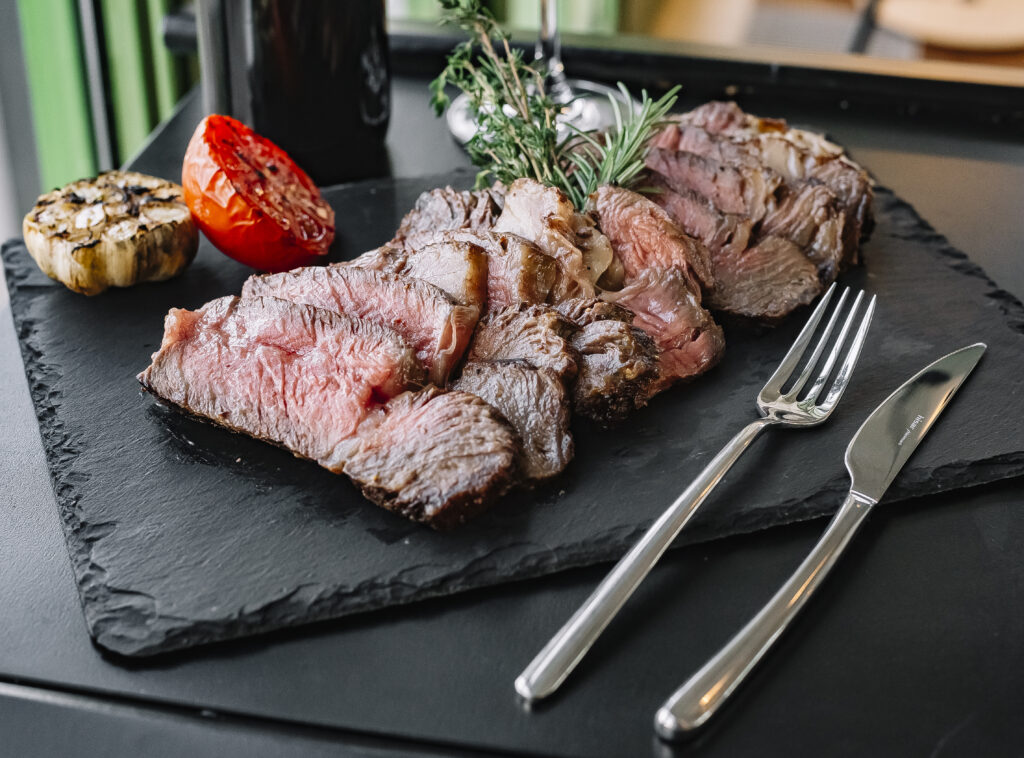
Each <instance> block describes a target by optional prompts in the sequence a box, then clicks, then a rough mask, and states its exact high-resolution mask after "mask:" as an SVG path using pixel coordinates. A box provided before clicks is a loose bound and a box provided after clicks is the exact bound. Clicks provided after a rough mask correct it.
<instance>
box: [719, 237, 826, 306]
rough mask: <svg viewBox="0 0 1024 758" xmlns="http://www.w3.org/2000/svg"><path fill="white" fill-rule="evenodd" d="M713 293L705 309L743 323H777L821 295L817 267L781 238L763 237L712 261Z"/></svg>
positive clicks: (795, 247)
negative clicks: (723, 313) (713, 266)
mask: <svg viewBox="0 0 1024 758" xmlns="http://www.w3.org/2000/svg"><path fill="white" fill-rule="evenodd" d="M714 262H715V289H714V291H712V292H711V293H710V294H709V295H708V307H709V308H711V309H712V310H715V311H724V312H726V313H731V314H733V315H736V316H740V317H742V318H746V319H754V320H758V321H765V322H768V323H771V322H774V321H778V320H779V319H781V318H783V317H784V316H786V315H788V314H789V313H790V312H792V311H793V310H794V309H796V308H798V307H800V306H801V305H807V304H808V303H810V302H811V301H812V300H814V298H815V297H817V296H818V295H819V294H820V293H821V291H822V286H821V282H820V280H819V279H818V269H817V267H816V266H815V265H814V264H813V263H812V262H811V261H810V260H809V259H808V258H807V256H806V255H804V254H803V253H802V252H801V251H800V248H798V247H797V246H796V245H794V244H793V243H792V242H790V241H789V240H784V239H782V238H781V237H765V238H763V239H762V240H760V241H759V242H758V243H757V244H756V245H754V246H753V247H750V248H748V249H746V250H744V251H742V252H740V253H727V254H721V255H718V256H716V257H715V258H714Z"/></svg>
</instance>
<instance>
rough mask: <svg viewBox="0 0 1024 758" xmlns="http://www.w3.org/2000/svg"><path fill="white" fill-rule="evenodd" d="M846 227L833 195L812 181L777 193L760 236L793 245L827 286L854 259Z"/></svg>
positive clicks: (843, 215) (839, 207)
mask: <svg viewBox="0 0 1024 758" xmlns="http://www.w3.org/2000/svg"><path fill="white" fill-rule="evenodd" d="M846 226H847V221H846V212H845V211H844V210H843V209H842V207H841V206H840V204H839V201H838V200H836V196H835V195H833V194H832V191H831V190H830V189H829V188H828V187H826V186H825V185H824V184H822V183H821V182H819V181H818V180H816V179H814V180H810V181H807V182H804V183H803V184H800V185H796V186H793V187H788V188H784V189H783V190H781V191H780V193H779V204H778V206H777V207H776V208H775V209H773V210H772V211H771V212H770V213H769V214H768V215H767V216H766V217H765V219H764V223H763V224H762V225H761V229H760V236H761V237H782V238H783V239H788V240H789V241H790V242H792V243H794V244H795V245H796V246H797V247H799V248H800V249H801V250H803V252H804V254H805V255H806V256H807V257H808V258H810V259H811V261H812V262H813V263H814V265H816V266H817V267H818V278H819V279H820V280H821V283H822V285H824V286H828V285H829V284H831V283H832V282H834V281H835V280H836V277H837V276H839V271H840V268H841V267H842V266H843V265H844V264H845V262H846V261H847V260H849V259H851V258H852V257H853V251H848V250H847V249H846V245H847V243H848V241H849V236H850V235H849V232H848V231H847V229H846ZM853 244H854V245H856V241H855V240H854V241H853Z"/></svg>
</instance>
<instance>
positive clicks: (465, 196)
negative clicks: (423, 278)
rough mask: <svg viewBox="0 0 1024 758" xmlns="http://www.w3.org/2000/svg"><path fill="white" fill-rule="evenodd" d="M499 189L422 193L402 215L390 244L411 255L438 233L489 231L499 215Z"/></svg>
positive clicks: (444, 189) (500, 192)
mask: <svg viewBox="0 0 1024 758" xmlns="http://www.w3.org/2000/svg"><path fill="white" fill-rule="evenodd" d="M502 189H503V188H501V187H494V188H491V189H485V190H476V191H473V192H458V191H456V190H453V189H452V188H451V187H443V188H441V187H439V188H437V189H432V190H430V191H429V192H424V193H423V194H421V195H420V196H419V197H418V198H417V199H416V204H415V205H414V206H413V208H412V210H411V211H409V212H408V213H406V214H405V217H404V218H403V219H402V223H401V224H400V225H399V227H398V231H396V232H395V238H394V239H393V240H392V242H391V244H392V245H394V246H395V247H403V248H406V249H407V250H411V251H415V250H419V249H420V248H421V247H423V246H424V245H426V244H428V243H429V242H431V241H432V240H433V238H434V237H435V236H436V235H437V233H438V232H441V231H445V230H453V231H454V230H460V229H468V230H471V231H482V230H486V229H490V228H491V227H492V226H494V221H495V219H497V218H498V216H499V215H500V214H501V206H502V196H503V191H502Z"/></svg>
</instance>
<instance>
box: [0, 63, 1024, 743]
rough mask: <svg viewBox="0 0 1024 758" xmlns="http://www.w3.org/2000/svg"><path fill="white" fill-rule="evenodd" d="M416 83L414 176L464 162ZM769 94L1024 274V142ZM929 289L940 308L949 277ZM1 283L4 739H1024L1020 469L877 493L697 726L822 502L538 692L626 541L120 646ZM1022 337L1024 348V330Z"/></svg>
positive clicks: (397, 158) (694, 573) (667, 597)
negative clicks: (84, 580)
mask: <svg viewBox="0 0 1024 758" xmlns="http://www.w3.org/2000/svg"><path fill="white" fill-rule="evenodd" d="M394 95H395V98H394V118H393V121H392V126H391V131H390V134H389V140H388V142H389V148H390V154H391V170H392V173H393V174H394V175H395V176H416V175H425V174H432V173H442V172H445V171H449V170H451V169H452V168H453V167H458V166H464V165H466V161H465V158H464V156H463V155H462V154H461V152H460V151H459V150H458V149H457V148H456V147H455V146H454V145H453V144H452V143H451V142H450V141H449V139H448V137H447V134H446V132H445V130H444V127H443V124H442V122H439V121H435V120H434V119H433V118H432V117H431V116H430V115H429V114H428V111H427V107H426V89H425V81H418V80H413V79H399V80H397V81H396V82H395V84H394ZM757 106H758V108H757V109H758V110H760V111H763V112H764V113H765V115H782V116H788V117H789V118H790V119H791V120H793V121H795V122H797V123H800V124H808V125H813V126H816V127H819V128H823V129H826V130H827V131H828V132H829V133H830V134H831V135H832V136H833V137H834V138H836V139H838V140H839V141H841V142H843V143H844V144H846V145H847V146H848V147H849V148H850V149H851V151H852V152H853V153H854V155H855V157H856V158H857V159H858V160H860V161H861V162H862V163H863V164H864V165H866V166H867V167H868V168H869V169H870V170H871V171H872V172H873V173H874V174H875V176H876V177H877V178H878V180H879V181H880V182H881V183H882V184H885V185H887V186H889V187H892V188H893V189H894V190H895V191H896V192H897V193H898V194H899V195H901V196H902V197H904V198H905V199H907V200H908V201H909V202H911V203H912V204H913V205H914V206H915V207H916V208H917V210H918V211H919V212H920V213H921V215H922V216H923V217H924V218H925V219H927V220H929V221H930V222H931V223H932V224H933V225H934V226H935V227H936V228H937V229H938V230H939V231H940V232H942V233H944V234H946V235H947V236H948V237H949V238H950V240H951V241H952V242H953V244H954V245H956V246H957V247H959V248H960V249H962V250H963V251H965V252H966V253H967V254H968V255H969V256H970V257H971V258H972V259H973V260H974V261H976V262H977V263H979V264H981V265H982V266H983V267H984V268H985V269H986V270H987V271H988V273H989V274H990V276H991V277H992V278H993V279H994V280H995V281H996V282H998V283H999V284H1000V285H1001V286H1002V287H1003V288H1005V289H1007V290H1009V291H1010V292H1012V293H1014V294H1015V295H1016V296H1018V297H1024V265H1022V264H1021V259H1020V250H1021V248H1022V247H1024V222H1022V220H1021V209H1024V143H1022V142H1021V141H1019V140H1017V139H1012V138H995V137H985V138H983V137H980V136H977V135H974V134H971V133H969V132H963V131H954V130H952V129H948V128H945V129H944V128H942V127H941V126H931V127H925V126H922V125H920V124H908V123H906V122H903V121H901V120H899V119H895V118H894V119H893V120H891V121H885V122H884V123H883V122H881V120H880V119H878V118H877V117H874V118H871V119H867V118H864V119H861V118H858V117H857V116H856V115H855V114H852V113H850V112H845V111H840V110H838V109H836V110H830V109H828V108H827V107H819V108H814V107H806V108H803V109H796V108H795V107H787V109H786V111H785V112H778V111H772V110H771V108H770V104H760V103H759V104H757ZM200 116H201V113H200V108H199V105H198V102H197V100H196V98H194V97H192V98H190V99H187V100H186V101H185V102H184V103H183V105H182V107H181V109H180V110H179V112H178V113H177V114H176V115H175V116H174V117H173V118H172V119H171V120H170V121H169V122H168V123H167V124H165V125H164V126H163V127H162V128H161V129H159V130H158V131H157V132H156V133H155V135H154V137H153V139H152V140H151V142H150V143H149V144H148V145H147V146H146V147H145V149H144V150H143V151H142V152H141V153H140V154H139V155H138V156H137V157H136V158H135V160H134V161H133V162H132V167H133V168H136V169H139V170H142V171H148V172H151V173H154V174H157V175H163V176H167V177H169V178H174V177H176V176H178V174H179V171H180V161H181V156H182V154H183V151H184V146H185V144H186V142H187V140H188V137H189V136H190V134H191V131H192V129H193V127H194V125H195V123H196V122H197V121H198V119H199V117H200ZM342 223H343V221H342ZM907 296H908V297H915V298H918V299H919V300H920V307H922V308H929V309H934V310H935V312H936V317H941V313H942V303H935V302H929V301H928V296H927V293H908V294H907ZM0 297H2V298H3V300H2V302H0V310H2V311H3V313H0V407H2V408H3V409H4V412H3V413H2V414H0V755H3V756H6V755H12V756H15V755H17V756H36V755H40V756H49V755H71V754H75V755H90V756H91V755H109V756H134V755H152V756H162V755H168V756H170V755H182V754H186V753H187V752H191V753H194V754H198V755H208V754H214V753H216V754H218V755H223V756H227V755H246V756H262V755H267V756H270V755H274V756H278V755H308V756H320V755H367V756H371V755H372V756H380V755H476V754H481V753H482V754H530V755H558V756H563V755H564V756H642V755H648V754H654V755H658V756H668V755H677V754H678V755H728V756H733V755H759V756H763V755H873V756H881V755H900V756H903V755H932V756H940V755H942V756H944V755H990V756H991V755H1022V754H1024V720H1022V719H1021V717H1020V714H1021V713H1022V712H1024V691H1022V689H1021V686H1020V683H1021V676H1022V673H1024V549H1022V545H1024V510H1022V506H1024V503H1022V500H1024V482H1022V481H1021V480H1020V479H1016V480H1010V481H1006V482H1003V483H999V484H996V485H989V486H985V487H981V488H977V489H974V490H963V491H958V492H952V493H948V494H946V495H943V496H939V497H930V498H927V499H920V500H916V501H910V502H908V503H902V504H900V505H898V506H893V507H892V508H885V507H883V508H880V509H879V510H878V511H877V512H876V515H875V516H874V517H873V518H872V520H871V521H870V522H869V523H868V525H867V526H866V528H865V529H864V530H863V532H862V533H861V534H860V536H859V537H858V539H857V541H856V542H855V543H854V544H853V545H852V547H851V549H850V551H849V553H848V554H847V556H846V557H845V558H844V560H843V561H842V562H841V563H840V564H839V566H838V567H837V569H836V571H835V573H834V575H833V577H832V578H830V579H829V581H828V584H827V586H826V587H825V588H824V591H823V592H822V593H821V594H820V596H819V597H817V598H816V599H815V600H814V602H812V603H811V604H810V606H809V607H808V608H807V610H806V611H805V612H804V614H803V615H802V617H801V618H800V619H799V621H798V622H797V624H796V625H795V626H794V628H793V629H792V630H791V631H790V633H788V634H787V636H786V637H785V638H784V640H783V641H782V643H781V644H780V645H779V646H778V648H777V649H776V650H775V651H774V653H773V654H772V655H771V656H770V657H769V659H767V660H766V662H765V664H764V665H763V666H762V668H761V670H760V671H758V672H757V673H756V674H755V676H754V677H752V680H751V681H750V683H749V686H747V687H745V688H744V690H743V691H742V692H741V693H740V694H739V695H738V696H737V697H736V699H735V702H734V703H733V704H731V705H730V707H729V708H728V710H727V711H726V712H723V713H722V714H721V716H720V717H719V719H718V724H717V725H715V726H714V727H713V728H712V729H711V731H709V732H708V733H707V734H705V735H704V736H703V737H701V738H700V739H699V740H698V741H696V742H692V743H689V744H687V745H685V746H681V747H677V748H668V747H666V746H664V745H662V744H660V743H658V742H657V740H656V739H655V738H654V736H653V732H652V729H651V722H652V718H653V714H654V711H655V709H656V708H657V706H658V705H659V704H660V703H661V701H662V700H663V699H664V698H665V697H666V696H667V695H668V694H669V693H670V692H671V691H672V690H673V689H674V687H675V686H677V685H678V684H679V683H680V682H681V681H682V680H683V679H684V678H685V677H686V676H687V675H689V674H690V673H691V672H692V671H694V670H695V669H696V668H697V667H698V666H700V665H701V664H702V663H703V662H704V661H705V660H706V659H707V658H708V656H710V655H711V654H713V653H714V652H715V651H716V650H717V649H718V648H719V647H720V646H721V645H722V644H723V643H724V642H725V641H726V640H727V639H728V638H729V637H730V636H731V635H732V634H733V633H734V632H735V631H736V630H737V629H738V628H739V626H740V625H741V624H742V623H744V622H745V621H746V620H747V619H748V618H749V617H750V616H751V615H752V614H753V613H754V612H755V611H756V610H757V609H758V608H759V607H760V606H761V604H762V603H763V602H764V601H765V600H767V598H768V597H769V596H770V595H771V594H772V592H773V591H774V590H775V589H776V588H777V587H778V585H779V584H780V583H781V582H782V580H783V579H785V578H786V577H787V576H788V575H789V573H790V572H791V571H792V570H793V569H794V568H795V567H796V565H797V564H798V563H799V562H800V560H801V559H802V558H803V556H804V555H805V554H806V552H807V551H808V549H809V548H810V546H811V545H812V544H813V543H814V542H815V541H816V539H817V537H818V535H819V534H820V532H821V529H822V527H823V523H821V522H814V523H807V524H799V525H795V526H790V527H783V528H778V529H775V530H770V531H766V532H761V533H758V534H753V535H748V536H744V537H737V538H731V539H725V540H720V541H718V542H714V543H709V544H704V545H697V546H693V547H688V548H684V549H681V550H679V551H676V552H675V554H671V555H669V556H668V557H667V558H666V559H665V560H664V561H663V562H662V564H661V565H660V566H659V567H658V568H657V569H655V571H654V572H653V573H652V575H651V576H650V578H649V579H648V581H647V582H646V583H645V584H644V585H643V586H642V587H641V589H640V590H639V591H638V593H637V595H636V597H635V598H634V599H633V600H632V601H631V603H630V604H629V606H628V607H627V609H626V610H625V611H624V613H623V614H622V615H621V616H620V617H619V619H617V621H616V622H615V623H614V624H613V625H612V626H611V627H610V628H609V630H608V631H607V632H606V634H605V636H604V637H603V638H602V639H601V640H600V641H599V643H598V644H597V645H596V647H595V649H594V651H593V652H592V653H591V655H590V656H589V657H588V658H587V659H586V660H585V661H584V663H583V664H582V665H581V666H580V668H579V670H578V671H577V672H576V674H575V675H574V677H573V678H572V679H571V680H570V681H569V682H568V683H567V685H566V686H565V687H564V691H563V692H562V693H560V694H559V695H558V696H557V697H555V698H554V699H553V701H552V702H550V703H548V704H545V705H544V706H543V707H541V708H538V709H537V710H536V711H534V712H532V713H529V712H526V711H524V710H523V709H522V708H521V707H520V706H519V705H518V704H517V703H516V701H515V699H514V697H513V690H512V680H513V679H514V677H515V675H516V674H517V673H518V672H519V671H520V670H521V668H522V667H523V665H525V664H526V663H527V662H528V661H529V660H530V658H532V656H533V655H534V653H535V652H536V651H537V650H538V649H539V647H540V646H541V645H542V644H543V643H544V642H545V641H546V640H547V639H548V637H549V636H550V634H551V633H552V632H553V631H554V630H555V629H557V627H558V626H559V625H560V624H561V623H562V622H563V621H564V620H565V618H566V617H567V616H568V615H569V614H570V613H571V611H572V610H573V609H575V608H576V607H577V606H578V604H579V603H580V602H581V601H582V600H583V599H584V598H585V597H586V595H587V594H588V593H589V592H590V590H591V589H592V588H593V586H594V585H595V583H596V582H597V581H598V580H599V579H600V578H601V577H602V576H603V574H604V572H605V571H606V570H607V567H606V566H605V567H595V568H591V569H582V570H575V571H569V572H566V573H563V574H561V575H556V576H553V577H548V578H544V579H539V580H534V581H529V582H521V583H518V584H510V585H504V586H499V587H495V588H491V589H485V590H481V591H477V592H471V593H466V594H464V595H461V596H456V597H452V598H447V599H440V600H436V601H427V602H423V603H419V604H416V605H413V606H409V607H405V608H396V609H391V610H386V611H382V612H377V613H372V614H368V615H365V616H361V617H353V618H349V619H345V620H341V621H338V622H330V623H325V624H320V625H317V626H314V627H310V628H307V629H305V630H299V631H295V632H289V633H285V634H277V635H273V636H270V637H264V638H259V639H252V640H246V641H240V642H234V643H230V644H224V645H222V646H219V647H213V648H207V649H197V650H194V651H190V652H187V653H182V654H176V655H172V656H168V657H164V658H159V659H155V660H153V661H148V662H144V663H138V662H136V663H132V664H125V663H123V662H120V661H118V660H115V659H110V658H107V657H105V656H104V655H103V654H101V652H100V651H99V650H97V649H96V648H94V647H93V646H92V644H91V643H90V641H89V637H88V635H87V633H86V630H85V626H84V623H83V620H82V616H81V611H80V609H79V605H78V596H77V592H76V589H75V585H74V581H73V579H72V575H71V570H70V566H69V563H68V558H67V553H66V550H65V546H64V540H63V537H62V534H61V527H60V523H59V521H58V518H57V514H56V510H55V504H54V500H53V494H52V491H51V489H50V481H49V476H48V473H47V470H46V465H45V461H44V458H43V451H42V447H41V444H40V440H39V434H38V428H37V426H36V420H35V415H34V411H33V409H32V405H31V402H30V399H29V394H28V389H27V386H26V382H25V378H24V374H23V372H22V365H21V358H20V354H19V352H18V346H17V341H16V338H15V334H14V330H13V327H12V322H11V319H10V314H9V305H8V303H7V301H6V290H4V291H3V294H2V295H0ZM1000 359H1007V360H1017V361H1020V362H1021V367H1022V369H1024V356H1008V357H1002V358H1000ZM1021 433H1022V434H1024V429H1022V432H1021Z"/></svg>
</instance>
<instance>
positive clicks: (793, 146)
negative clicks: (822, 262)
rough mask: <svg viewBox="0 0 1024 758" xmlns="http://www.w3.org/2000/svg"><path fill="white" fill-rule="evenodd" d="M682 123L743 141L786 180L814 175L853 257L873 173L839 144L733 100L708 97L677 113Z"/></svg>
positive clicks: (866, 216)
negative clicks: (838, 214) (837, 213)
mask: <svg viewBox="0 0 1024 758" xmlns="http://www.w3.org/2000/svg"><path fill="white" fill-rule="evenodd" d="M679 120H680V122H681V123H683V124H687V125H691V126H696V127H699V128H701V129H704V130H705V131H707V132H708V133H710V134H712V135H722V136H725V137H728V138H729V139H730V140H731V141H733V142H736V143H742V144H744V145H745V149H746V150H747V151H748V152H749V153H750V154H751V155H753V156H755V157H756V159H757V160H758V161H759V162H760V163H761V164H762V165H765V166H767V167H769V168H771V169H773V170H774V171H776V172H777V173H779V174H780V175H781V176H782V177H783V178H784V179H785V180H786V182H787V183H790V184H796V183H799V182H802V181H805V180H808V179H817V180H819V181H820V182H821V183H823V184H824V185H825V186H826V187H828V188H829V189H830V190H831V191H832V193H833V194H834V195H835V196H836V198H837V199H838V200H839V202H840V204H841V205H842V208H843V211H844V212H845V213H846V216H847V219H848V223H847V227H846V229H847V231H846V244H845V247H846V250H847V255H848V256H849V257H850V260H851V262H856V257H857V245H858V243H859V242H860V241H861V240H862V239H863V238H865V237H866V236H867V234H868V233H870V231H871V227H872V226H873V223H874V222H873V219H872V216H871V201H872V198H873V195H874V192H873V190H872V182H871V178H870V177H869V176H868V175H867V172H865V171H864V169H862V168H861V167H860V166H858V165H857V164H856V163H854V162H853V161H851V160H850V159H849V158H848V157H847V156H846V154H845V151H844V150H843V148H842V147H840V146H839V145H836V144H834V143H832V142H829V141H828V140H827V139H825V138H824V137H822V136H821V135H820V134H815V133H814V132H809V131H805V130H802V129H793V128H791V127H790V126H789V125H788V124H787V123H786V122H785V121H783V120H781V119H767V118H758V117H757V116H752V115H749V114H747V113H744V112H743V111H742V110H740V108H739V106H737V105H736V104H735V103H723V102H711V103H706V104H705V105H702V106H701V107H699V108H696V109H695V110H693V111H690V112H689V113H685V114H683V115H681V116H679Z"/></svg>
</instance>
